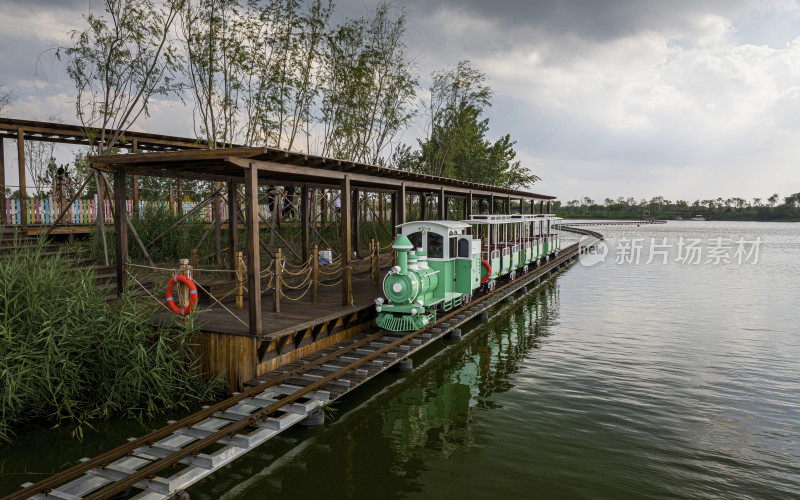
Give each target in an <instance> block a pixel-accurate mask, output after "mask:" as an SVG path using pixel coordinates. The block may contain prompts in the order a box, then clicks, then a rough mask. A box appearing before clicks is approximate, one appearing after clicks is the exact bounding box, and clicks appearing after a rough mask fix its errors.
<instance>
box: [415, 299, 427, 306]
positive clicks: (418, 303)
mask: <svg viewBox="0 0 800 500" xmlns="http://www.w3.org/2000/svg"><path fill="white" fill-rule="evenodd" d="M417 305H418V306H419V307H422V306H424V305H425V302H423V301H422V300H418V301H417Z"/></svg>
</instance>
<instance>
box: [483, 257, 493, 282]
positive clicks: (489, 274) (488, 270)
mask: <svg viewBox="0 0 800 500" xmlns="http://www.w3.org/2000/svg"><path fill="white" fill-rule="evenodd" d="M481 264H482V265H483V267H485V268H486V276H484V277H483V278H481V283H486V282H487V281H489V278H491V277H492V266H490V265H489V263H488V262H486V261H485V260H481Z"/></svg>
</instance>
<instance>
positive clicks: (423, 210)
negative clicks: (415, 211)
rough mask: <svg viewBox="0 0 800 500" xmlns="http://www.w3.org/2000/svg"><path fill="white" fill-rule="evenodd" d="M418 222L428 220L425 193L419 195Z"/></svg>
mask: <svg viewBox="0 0 800 500" xmlns="http://www.w3.org/2000/svg"><path fill="white" fill-rule="evenodd" d="M418 217H419V220H426V219H427V218H428V200H427V199H426V196H425V192H422V193H420V194H419V216H418Z"/></svg>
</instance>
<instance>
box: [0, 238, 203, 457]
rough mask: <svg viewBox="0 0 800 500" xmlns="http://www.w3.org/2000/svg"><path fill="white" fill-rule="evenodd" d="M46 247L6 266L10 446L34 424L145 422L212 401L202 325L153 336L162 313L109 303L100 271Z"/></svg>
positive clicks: (2, 344)
mask: <svg viewBox="0 0 800 500" xmlns="http://www.w3.org/2000/svg"><path fill="white" fill-rule="evenodd" d="M41 253H42V250H41V247H40V248H38V249H36V250H33V251H26V252H18V253H14V254H11V255H9V256H4V257H3V258H2V259H0V388H2V392H0V441H8V440H10V439H11V436H12V432H13V426H15V425H18V424H20V423H23V422H29V421H33V420H42V419H44V420H48V421H51V422H54V423H56V424H59V423H62V422H63V421H69V422H71V423H77V424H78V427H77V430H76V433H77V435H78V436H79V437H80V435H81V433H82V429H83V427H84V426H89V425H90V424H89V421H90V420H91V419H96V418H100V417H103V418H105V417H108V416H109V415H113V414H127V415H132V416H139V415H142V414H152V413H154V412H157V411H159V410H161V409H164V408H168V407H173V406H176V405H183V404H185V403H187V402H190V401H198V400H204V399H208V398H211V397H212V396H213V395H214V392H213V391H214V388H215V387H216V386H217V385H218V381H216V380H215V381H212V382H205V381H203V380H202V375H201V374H200V372H199V366H198V359H197V357H196V355H195V354H194V352H193V344H192V342H191V338H192V335H193V333H194V326H193V324H192V323H191V322H190V323H189V324H187V325H178V324H176V325H175V327H174V328H171V329H158V330H156V329H153V328H152V326H151V323H150V320H151V317H152V312H153V311H152V308H151V307H146V306H144V305H142V304H140V303H137V302H134V301H133V300H132V299H131V298H130V297H128V296H127V295H123V296H122V297H121V298H120V300H119V301H118V303H117V304H115V305H108V304H107V303H106V302H105V299H104V297H103V293H101V292H98V291H97V290H96V289H95V286H94V279H93V275H92V273H86V272H83V271H77V270H71V268H70V265H69V263H68V262H67V261H65V260H64V259H62V258H44V257H42V256H41Z"/></svg>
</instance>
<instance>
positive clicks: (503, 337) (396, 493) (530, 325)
mask: <svg viewBox="0 0 800 500" xmlns="http://www.w3.org/2000/svg"><path fill="white" fill-rule="evenodd" d="M558 300H559V297H558V287H557V285H556V284H555V283H554V282H553V281H551V282H548V283H546V284H543V285H542V286H541V287H540V290H539V291H537V292H533V293H531V294H529V295H528V296H525V297H524V298H521V299H518V300H517V302H516V303H514V304H509V305H506V306H505V307H504V308H500V307H498V308H496V312H494V313H493V314H494V315H493V317H492V320H491V322H489V323H484V324H482V323H478V322H474V323H472V324H470V325H468V327H467V328H466V329H465V333H466V334H467V335H465V337H464V338H463V339H462V341H461V342H459V343H452V342H439V343H438V345H436V346H433V347H432V348H431V349H429V350H428V351H427V352H425V353H422V354H421V355H420V356H416V357H415V359H414V361H415V365H416V366H417V367H416V368H415V369H414V370H413V371H412V372H411V373H410V374H397V373H393V374H386V375H385V376H382V377H379V378H378V379H377V380H376V381H374V382H372V383H370V384H369V385H368V386H365V387H362V388H361V389H359V390H358V391H356V392H355V393H353V394H351V395H350V396H349V397H348V398H346V399H345V400H342V401H340V402H337V403H336V404H335V406H336V408H338V410H337V414H336V416H335V417H333V418H332V419H329V421H328V424H327V425H326V426H325V428H324V429H317V430H299V429H292V430H290V431H289V432H288V433H286V434H285V435H283V436H280V437H278V438H276V440H275V441H274V442H272V443H270V444H267V445H265V446H263V447H262V448H261V449H257V450H254V451H253V452H251V453H250V454H248V455H247V456H245V457H244V458H242V459H240V460H238V461H237V462H235V463H233V464H232V465H231V466H229V467H228V468H226V470H224V471H221V472H219V473H217V474H215V475H214V476H213V477H212V478H210V479H207V480H205V481H204V482H203V483H200V484H199V485H197V486H195V487H194V488H192V490H190V493H191V495H192V498H217V497H222V498H263V497H264V496H265V495H269V494H280V495H281V496H283V497H293V496H298V497H301V498H308V497H313V496H316V495H326V496H331V495H332V496H333V497H335V498H338V497H347V498H378V497H380V498H401V497H405V496H407V495H409V494H414V493H423V492H424V481H421V480H420V479H421V477H422V476H423V475H424V474H425V473H426V471H428V465H427V464H428V463H429V462H430V461H441V460H447V461H454V463H457V462H458V461H460V460H463V459H465V458H467V457H468V456H469V452H470V451H471V450H472V449H474V448H476V447H484V446H487V445H488V444H489V442H488V441H487V438H486V436H485V435H484V433H483V432H482V431H481V429H480V427H475V426H474V425H473V423H474V420H475V418H476V415H475V412H476V411H477V412H484V411H487V410H491V409H493V408H501V407H502V405H499V404H498V403H496V402H495V401H494V399H493V396H494V395H495V394H498V393H503V392H506V391H508V390H509V389H511V388H512V387H513V383H512V380H511V376H512V375H513V374H514V373H516V372H517V371H518V370H519V369H520V367H521V362H522V360H524V359H525V358H526V356H528V355H529V354H530V352H531V351H532V350H533V349H536V348H538V347H540V342H541V339H542V338H543V337H545V336H546V335H547V334H548V327H547V324H548V322H551V321H553V320H554V318H555V317H556V315H557V312H558ZM256 464H258V465H256Z"/></svg>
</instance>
